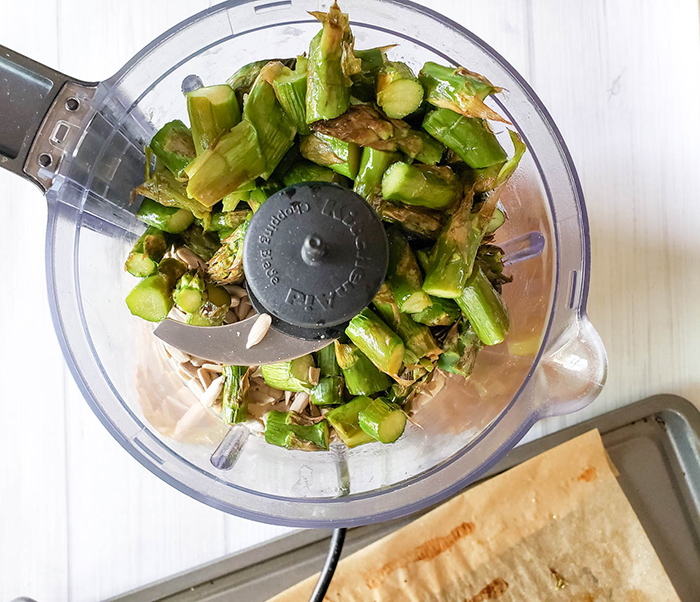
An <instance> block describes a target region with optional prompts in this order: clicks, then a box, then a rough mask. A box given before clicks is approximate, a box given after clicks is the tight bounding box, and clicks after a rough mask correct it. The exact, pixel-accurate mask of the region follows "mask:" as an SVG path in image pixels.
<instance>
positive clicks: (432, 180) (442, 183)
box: [382, 162, 461, 211]
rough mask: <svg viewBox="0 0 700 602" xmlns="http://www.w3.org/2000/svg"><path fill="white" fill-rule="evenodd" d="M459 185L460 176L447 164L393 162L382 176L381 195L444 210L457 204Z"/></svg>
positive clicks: (394, 199)
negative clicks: (438, 165) (439, 165)
mask: <svg viewBox="0 0 700 602" xmlns="http://www.w3.org/2000/svg"><path fill="white" fill-rule="evenodd" d="M460 188H461V185H460V182H459V179H458V178H457V176H456V175H455V174H454V172H453V171H452V170H451V169H450V168H449V167H447V166H446V165H444V166H441V167H437V166H432V165H419V164H414V165H410V164H408V163H402V162H400V163H394V164H393V165H392V166H391V167H389V169H387V170H386V173H385V174H384V177H383V178H382V196H383V197H384V198H385V199H386V200H388V201H401V202H402V203H406V204H407V205H419V206H421V207H428V208H429V209H439V210H441V211H444V210H446V209H449V208H450V207H451V206H452V205H454V203H455V201H456V200H457V198H458V196H459V193H460Z"/></svg>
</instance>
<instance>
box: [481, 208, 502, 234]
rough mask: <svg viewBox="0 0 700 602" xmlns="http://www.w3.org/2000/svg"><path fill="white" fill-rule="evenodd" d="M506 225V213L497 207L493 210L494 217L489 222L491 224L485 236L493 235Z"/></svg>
mask: <svg viewBox="0 0 700 602" xmlns="http://www.w3.org/2000/svg"><path fill="white" fill-rule="evenodd" d="M505 223H506V214H505V212H504V211H503V210H501V209H499V208H498V207H496V208H495V209H494V210H493V215H492V216H491V219H490V220H489V223H488V225H487V226H486V229H485V230H484V235H485V236H490V235H491V234H493V233H494V232H495V231H496V230H498V229H499V228H500V227H501V226H502V225H503V224H505Z"/></svg>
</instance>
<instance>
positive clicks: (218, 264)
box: [207, 212, 253, 284]
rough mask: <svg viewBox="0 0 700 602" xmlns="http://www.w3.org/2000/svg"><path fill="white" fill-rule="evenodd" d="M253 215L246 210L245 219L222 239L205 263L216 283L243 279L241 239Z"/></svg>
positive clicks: (237, 281) (234, 282)
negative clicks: (218, 246) (219, 245)
mask: <svg viewBox="0 0 700 602" xmlns="http://www.w3.org/2000/svg"><path fill="white" fill-rule="evenodd" d="M252 216H253V214H252V212H248V216H247V217H246V219H245V221H244V222H243V223H242V224H241V225H240V226H238V228H236V229H235V230H234V232H233V234H231V236H229V237H228V238H226V239H224V241H223V243H222V245H221V247H220V248H219V250H218V251H217V252H216V253H215V254H214V256H213V257H212V258H211V259H210V260H209V262H208V264H207V274H208V275H209V278H211V280H212V281H213V282H216V283H217V284H237V283H239V282H241V281H242V280H243V239H244V238H245V234H246V232H247V231H248V224H249V223H250V219H251V217H252Z"/></svg>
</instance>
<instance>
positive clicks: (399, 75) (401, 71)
mask: <svg viewBox="0 0 700 602" xmlns="http://www.w3.org/2000/svg"><path fill="white" fill-rule="evenodd" d="M423 94H424V90H423V86H422V84H421V83H420V82H419V81H418V79H417V78H416V76H415V75H413V72H412V71H411V68H410V67H409V66H408V65H406V63H401V62H387V63H385V64H384V66H383V67H382V68H381V69H380V70H379V73H378V75H377V104H378V105H379V106H380V107H381V108H382V110H383V111H384V112H385V113H386V114H387V116H388V117H392V118H393V119H403V118H404V117H406V115H410V114H411V113H413V112H414V111H416V110H417V109H418V107H420V105H421V103H422V102H423Z"/></svg>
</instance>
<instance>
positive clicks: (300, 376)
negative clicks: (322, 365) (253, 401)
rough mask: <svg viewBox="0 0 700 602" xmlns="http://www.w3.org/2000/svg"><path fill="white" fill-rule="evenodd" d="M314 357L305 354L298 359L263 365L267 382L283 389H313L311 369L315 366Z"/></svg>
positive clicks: (263, 373) (297, 390)
mask: <svg viewBox="0 0 700 602" xmlns="http://www.w3.org/2000/svg"><path fill="white" fill-rule="evenodd" d="M314 367H315V366H314V358H313V357H312V356H311V355H304V356H302V357H298V358H297V359H294V360H290V361H287V362H279V363H276V364H267V365H265V366H263V367H262V376H263V378H264V379H265V382H266V383H267V384H268V385H270V386H271V387H274V388H275V389H281V390H282V391H295V392H299V391H307V392H308V391H311V389H313V387H314V385H313V383H312V380H313V379H312V375H311V373H310V371H312V370H313V368H314Z"/></svg>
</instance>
